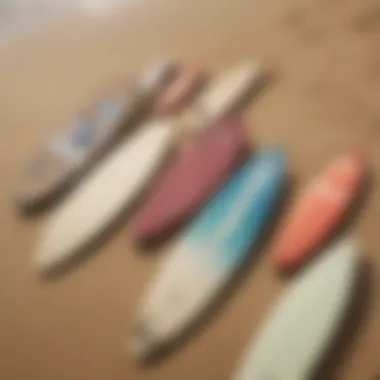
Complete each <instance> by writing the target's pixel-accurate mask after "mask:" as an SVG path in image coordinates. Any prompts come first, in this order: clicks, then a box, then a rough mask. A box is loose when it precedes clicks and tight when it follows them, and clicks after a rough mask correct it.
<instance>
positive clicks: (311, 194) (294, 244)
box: [271, 151, 366, 270]
mask: <svg viewBox="0 0 380 380" xmlns="http://www.w3.org/2000/svg"><path fill="white" fill-rule="evenodd" d="M365 169H366V161H365V159H364V155H363V153H362V152H359V151H352V152H348V153H345V154H343V155H342V156H340V157H338V158H337V159H335V160H334V161H333V162H332V163H331V164H330V165H329V166H328V167H327V168H326V169H325V170H324V171H323V172H322V173H321V174H320V175H319V176H318V177H317V178H316V179H315V180H314V181H313V182H312V184H311V185H310V186H309V187H308V188H307V189H306V190H305V191H304V192H303V193H302V194H301V195H300V197H299V199H298V200H296V202H295V204H294V206H293V208H292V209H291V210H290V213H289V216H288V217H287V218H286V220H285V221H284V225H283V227H282V229H281V230H280V232H279V234H278V236H277V238H276V240H275V242H274V244H273V248H272V251H271V252H272V255H273V257H274V262H275V265H276V266H277V267H278V268H281V269H293V270H294V269H296V268H298V267H299V266H300V265H301V264H302V263H303V262H305V261H306V259H308V258H309V257H310V256H311V254H315V253H317V248H320V247H321V245H322V243H323V242H325V241H326V238H328V237H329V236H330V235H331V234H332V232H334V230H335V229H336V228H337V226H338V224H339V223H340V222H341V221H342V220H343V219H344V217H345V215H346V213H347V211H348V209H349V207H350V205H351V204H352V202H353V200H354V198H355V196H356V195H358V193H359V190H360V189H361V185H362V183H363V179H364V174H365Z"/></svg>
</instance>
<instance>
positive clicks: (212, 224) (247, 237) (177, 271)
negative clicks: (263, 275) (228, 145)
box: [130, 147, 285, 356]
mask: <svg viewBox="0 0 380 380" xmlns="http://www.w3.org/2000/svg"><path fill="white" fill-rule="evenodd" d="M284 181H285V159H284V153H283V151H282V150H281V149H280V148H277V147H276V148H270V149H267V150H265V151H263V152H262V153H260V154H259V155H258V157H257V158H251V159H250V160H249V161H248V163H247V164H246V165H245V166H244V167H243V168H242V170H241V171H240V172H239V173H237V175H236V176H235V177H233V178H232V179H231V180H230V182H229V183H228V184H227V186H226V187H225V188H224V189H222V190H221V191H220V192H219V194H217V195H216V196H215V197H214V198H213V199H212V200H211V201H210V203H209V204H208V205H207V206H206V208H205V209H204V211H203V212H202V213H201V214H200V215H199V217H198V218H197V219H196V220H195V221H194V222H193V224H192V225H191V226H190V228H189V230H188V232H187V233H185V235H184V236H183V237H182V238H181V239H180V241H179V242H178V244H177V246H176V247H175V248H174V250H173V251H172V253H171V254H170V255H169V257H167V258H166V259H165V260H164V263H163V266H162V269H161V271H159V272H158V275H157V276H156V277H155V279H154V281H153V283H152V284H151V286H150V287H149V289H148V291H147V293H146V295H145V297H144V299H143V302H142V305H141V309H140V313H139V314H138V319H137V323H136V326H135V329H134V330H133V336H132V341H131V342H130V346H131V349H132V350H133V351H134V352H135V354H136V355H138V356H148V355H149V354H150V353H152V352H154V351H156V350H157V349H159V348H160V347H161V346H163V345H165V344H166V343H170V341H171V340H172V338H175V337H177V335H179V334H180V333H181V332H182V331H183V330H184V329H186V328H187V327H189V325H190V324H191V322H192V321H194V319H196V317H197V316H199V314H200V313H202V311H204V309H205V308H206V307H207V306H208V305H209V304H210V302H211V301H212V300H213V299H214V298H215V296H216V295H217V294H218V293H219V291H220V290H221V289H222V287H223V286H225V285H226V283H228V281H229V280H230V279H231V277H232V276H233V275H234V274H235V272H236V270H237V269H238V268H239V267H240V266H241V264H242V263H243V262H244V260H245V259H246V258H247V257H248V255H249V254H250V250H249V248H250V246H251V245H252V243H254V242H255V241H256V240H257V239H258V238H259V235H260V232H261V231H262V227H263V226H264V224H265V223H266V222H267V221H268V217H269V216H270V215H271V214H272V212H273V211H274V208H275V204H276V201H277V199H278V198H279V195H280V194H281V190H282V188H283V184H284Z"/></svg>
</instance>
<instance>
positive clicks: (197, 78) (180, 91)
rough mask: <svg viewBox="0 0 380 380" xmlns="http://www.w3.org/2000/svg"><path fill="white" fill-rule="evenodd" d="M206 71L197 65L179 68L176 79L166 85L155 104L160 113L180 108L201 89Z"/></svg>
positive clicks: (155, 110) (157, 111) (154, 106)
mask: <svg viewBox="0 0 380 380" xmlns="http://www.w3.org/2000/svg"><path fill="white" fill-rule="evenodd" d="M205 80H206V73H205V71H204V70H202V69H201V68H198V67H195V66H188V67H187V66H185V67H183V68H181V69H179V70H178V74H177V75H176V77H175V78H174V80H173V81H172V82H171V83H170V84H169V85H168V86H167V87H166V89H165V90H164V91H163V92H162V94H161V95H160V96H158V97H157V100H156V101H155V103H154V105H153V111H154V112H155V113H156V114H158V115H163V114H167V113H170V112H172V111H176V110H178V109H179V108H180V107H182V106H183V105H184V104H185V103H186V102H188V101H189V100H190V98H192V97H193V96H195V95H196V93H197V92H198V91H199V90H200V89H201V87H202V85H203V84H204V82H205Z"/></svg>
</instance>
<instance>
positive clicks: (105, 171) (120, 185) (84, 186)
mask: <svg viewBox="0 0 380 380" xmlns="http://www.w3.org/2000/svg"><path fill="white" fill-rule="evenodd" d="M171 128H172V125H171V123H170V122H169V121H168V120H165V119H163V120H154V121H150V122H148V123H147V124H146V125H145V126H143V127H142V128H141V129H139V130H138V131H137V132H136V134H135V135H134V136H133V137H132V138H131V139H129V140H127V141H125V142H124V143H123V144H122V145H120V146H118V148H117V149H116V150H114V151H113V152H112V153H111V154H110V155H109V156H108V157H107V158H106V159H105V160H104V161H103V162H102V163H101V165H99V167H98V168H97V169H96V170H94V171H93V172H92V173H90V174H89V176H88V177H87V178H86V179H85V180H84V181H83V182H82V183H81V184H80V185H79V186H78V187H77V188H76V189H75V190H74V192H73V193H72V194H70V196H69V197H68V198H67V199H65V202H64V203H62V204H61V205H60V206H59V208H58V209H57V210H56V211H55V212H54V214H53V215H52V217H51V218H50V220H48V221H47V223H46V228H45V230H44V231H43V233H42V236H41V241H40V244H39V246H38V247H37V251H36V256H35V258H36V261H37V265H38V269H39V270H40V271H42V272H49V271H50V270H53V269H55V268H56V267H57V266H59V265H60V264H65V263H66V262H67V261H69V260H70V259H71V258H73V257H74V256H75V255H76V254H78V253H79V252H80V251H81V250H82V249H83V248H84V247H86V246H87V245H88V244H90V243H91V241H92V240H93V239H95V238H96V237H97V236H99V235H100V234H101V233H102V232H103V231H104V230H105V229H106V228H107V227H108V226H109V225H110V224H111V223H112V222H113V221H114V220H115V218H117V217H118V215H120V213H121V211H122V210H123V209H125V208H126V207H128V205H130V204H131V202H132V201H134V200H135V198H136V197H137V195H138V194H139V192H141V190H142V189H143V188H144V187H145V186H146V185H147V182H148V181H149V180H150V179H151V178H152V177H153V175H154V173H155V171H156V170H157V169H158V168H159V167H160V165H161V164H162V163H163V161H164V158H165V156H166V153H167V152H168V150H169V149H170V147H171V146H172V143H173V138H172V131H171Z"/></svg>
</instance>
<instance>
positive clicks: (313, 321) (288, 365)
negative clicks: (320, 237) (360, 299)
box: [232, 238, 359, 380]
mask: <svg viewBox="0 0 380 380" xmlns="http://www.w3.org/2000/svg"><path fill="white" fill-rule="evenodd" d="M357 253H358V252H357V247H356V245H355V243H354V242H353V241H352V240H350V239H349V238H346V239H343V240H341V241H339V242H338V243H337V244H335V245H334V246H332V247H331V248H329V249H328V250H327V251H326V252H325V254H324V255H323V256H321V257H320V258H318V261H317V262H315V263H314V264H313V265H312V266H311V267H310V268H308V269H307V270H306V271H305V272H303V273H302V274H301V276H299V277H298V278H297V279H296V280H295V281H294V283H292V284H291V285H290V288H289V289H288V290H287V291H286V292H285V294H284V296H283V297H282V298H281V299H280V301H279V303H278V304H277V306H276V307H275V308H274V309H273V311H272V312H271V313H270V314H269V316H268V317H267V319H266V320H265V322H264V325H263V326H262V328H261V329H260V330H259V332H258V333H257V334H255V336H254V338H253V341H252V342H251V343H249V344H248V346H247V348H246V350H245V353H244V354H243V360H242V362H241V364H240V365H239V366H238V371H237V373H236V374H235V375H234V376H233V377H232V379H234V380H264V379H268V380H269V379H270V380H283V379H292V380H309V379H311V378H312V376H313V375H314V373H313V372H315V371H316V369H317V366H318V365H319V364H320V361H321V360H322V358H323V355H324V354H325V352H326V350H327V349H328V348H329V345H330V343H331V342H332V340H333V338H334V334H335V333H336V332H337V329H338V328H339V326H340V324H341V321H342V317H343V316H344V315H345V314H346V311H347V308H348V306H349V304H350V301H351V299H352V294H353V290H354V287H355V284H356V281H355V280H356V276H357V273H358V268H359V265H358V263H359V260H358V255H357Z"/></svg>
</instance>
